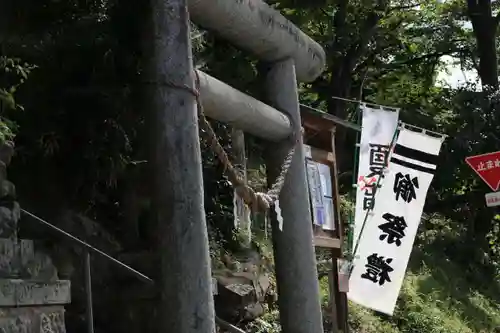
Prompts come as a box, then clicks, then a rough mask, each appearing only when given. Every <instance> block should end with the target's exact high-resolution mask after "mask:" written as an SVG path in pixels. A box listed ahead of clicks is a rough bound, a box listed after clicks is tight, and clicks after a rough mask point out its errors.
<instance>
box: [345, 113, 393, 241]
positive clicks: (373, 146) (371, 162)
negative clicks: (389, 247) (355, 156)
mask: <svg viewBox="0 0 500 333" xmlns="http://www.w3.org/2000/svg"><path fill="white" fill-rule="evenodd" d="M360 107H361V109H362V112H363V113H362V115H363V118H362V129H361V141H360V143H359V167H358V183H357V190H356V210H355V215H354V229H353V236H354V237H353V242H354V245H356V241H357V240H358V235H359V232H360V230H361V226H362V225H363V221H364V220H365V217H366V213H367V211H368V210H369V209H373V207H374V205H375V197H374V195H375V185H376V184H377V182H378V179H379V177H380V175H382V170H383V168H384V167H385V165H386V164H387V156H388V153H389V146H390V144H391V141H392V139H393V137H394V133H395V131H396V129H397V127H398V118H399V110H395V111H393V110H386V109H383V108H378V109H377V108H371V107H369V106H367V105H364V104H361V106H360ZM380 184H382V181H381V182H380ZM367 218H368V220H367V223H368V222H369V220H370V219H371V216H370V215H369V216H368V217H367Z"/></svg>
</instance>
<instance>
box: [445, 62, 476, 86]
mask: <svg viewBox="0 0 500 333" xmlns="http://www.w3.org/2000/svg"><path fill="white" fill-rule="evenodd" d="M441 62H443V63H444V64H446V66H445V69H443V70H442V71H441V72H439V73H438V76H437V80H436V81H437V82H436V85H438V86H450V87H451V88H458V87H460V86H461V85H463V84H464V83H465V82H471V81H472V82H474V81H477V80H478V76H477V72H476V71H475V70H473V71H463V70H462V68H461V67H460V63H459V61H458V59H456V58H453V57H450V56H443V57H441Z"/></svg>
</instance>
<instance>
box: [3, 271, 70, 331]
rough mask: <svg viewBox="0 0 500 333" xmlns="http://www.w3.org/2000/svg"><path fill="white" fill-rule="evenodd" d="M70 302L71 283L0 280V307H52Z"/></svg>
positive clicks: (63, 281)
mask: <svg viewBox="0 0 500 333" xmlns="http://www.w3.org/2000/svg"><path fill="white" fill-rule="evenodd" d="M70 302H71V282H70V281H69V280H56V281H51V282H40V281H35V280H21V279H0V307H5V306H26V305H54V304H68V303H70ZM0 332H1V331H0Z"/></svg>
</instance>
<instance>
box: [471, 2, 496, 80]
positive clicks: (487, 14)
mask: <svg viewBox="0 0 500 333" xmlns="http://www.w3.org/2000/svg"><path fill="white" fill-rule="evenodd" d="M467 7H468V15H469V18H470V20H471V23H472V28H473V30H474V36H475V37H476V43H477V53H478V57H479V77H480V78H481V83H482V85H483V88H485V89H484V90H496V89H498V64H497V51H496V40H495V39H496V31H497V27H498V20H499V17H498V16H497V17H494V16H493V15H492V11H491V1H490V0H467Z"/></svg>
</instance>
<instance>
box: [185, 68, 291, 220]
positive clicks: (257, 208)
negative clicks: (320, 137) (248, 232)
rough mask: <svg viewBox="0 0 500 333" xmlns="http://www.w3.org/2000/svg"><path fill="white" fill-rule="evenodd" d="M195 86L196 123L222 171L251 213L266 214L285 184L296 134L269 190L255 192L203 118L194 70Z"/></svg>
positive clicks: (193, 91) (197, 78)
mask: <svg viewBox="0 0 500 333" xmlns="http://www.w3.org/2000/svg"><path fill="white" fill-rule="evenodd" d="M194 73H195V84H196V89H191V88H189V89H188V91H190V92H191V93H192V94H193V95H194V97H195V98H196V105H197V109H198V121H199V123H200V127H201V128H202V129H203V131H204V132H205V134H206V137H207V138H206V139H207V141H208V142H209V144H210V147H211V148H212V150H213V152H214V153H215V154H216V155H217V157H218V158H219V160H220V162H221V163H222V164H223V165H224V169H225V171H226V174H227V177H228V179H229V181H230V182H231V184H232V185H233V187H234V189H235V191H236V193H237V194H238V195H239V196H240V197H241V198H242V199H243V201H244V202H245V204H246V205H248V206H249V207H250V208H251V209H252V211H254V212H266V211H267V210H268V209H269V208H270V207H271V206H272V205H273V204H274V202H275V201H276V200H278V197H279V194H280V192H281V190H282V188H283V185H284V183H285V178H286V175H287V173H288V169H289V168H290V165H291V163H292V159H293V155H294V153H295V148H296V146H297V144H298V142H299V138H298V136H297V135H296V134H294V144H293V146H292V148H291V149H290V151H289V152H288V154H287V155H286V157H285V160H284V162H283V164H282V166H281V169H280V173H279V175H278V177H277V178H276V180H275V182H274V183H273V184H272V185H271V187H270V189H269V190H268V191H267V192H256V191H254V189H252V188H251V187H250V186H248V185H247V184H246V183H245V181H244V179H243V177H242V176H241V174H240V173H239V171H238V170H237V169H236V168H235V167H234V166H233V164H232V163H231V161H230V160H229V156H228V154H227V152H226V151H225V150H224V147H222V145H221V143H220V141H219V139H218V137H217V134H216V133H215V130H214V129H213V127H212V125H211V124H210V122H209V121H208V119H207V118H206V116H205V112H204V110H203V106H202V104H201V101H200V94H199V92H198V91H199V86H200V77H199V75H198V72H197V71H196V70H195V71H194Z"/></svg>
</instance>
